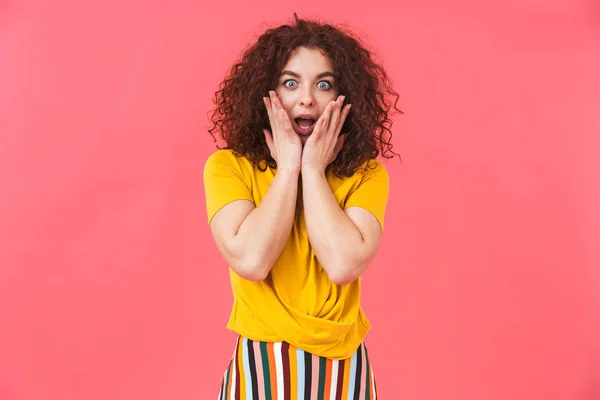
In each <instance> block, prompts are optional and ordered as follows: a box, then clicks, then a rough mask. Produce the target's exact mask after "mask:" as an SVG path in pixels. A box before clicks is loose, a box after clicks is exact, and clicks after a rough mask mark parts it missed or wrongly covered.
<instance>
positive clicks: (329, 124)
mask: <svg viewBox="0 0 600 400" xmlns="http://www.w3.org/2000/svg"><path fill="white" fill-rule="evenodd" d="M344 98H345V97H344V96H339V97H338V99H337V100H336V101H332V102H330V103H329V104H328V105H327V107H326V108H325V111H324V112H323V114H322V115H321V116H320V117H319V120H318V121H317V124H316V125H315V129H314V130H313V133H312V135H310V137H309V138H308V139H307V140H306V144H305V145H304V150H303V152H302V169H303V170H309V169H310V170H316V171H320V172H324V171H325V169H326V168H327V166H328V165H329V164H331V163H332V162H333V160H335V158H336V157H337V155H338V153H339V152H340V150H341V149H342V147H343V146H344V139H345V138H346V135H343V134H342V135H340V131H341V130H342V126H344V121H346V117H347V116H348V113H349V112H350V107H351V104H348V105H346V106H345V107H343V108H342V106H343V104H344Z"/></svg>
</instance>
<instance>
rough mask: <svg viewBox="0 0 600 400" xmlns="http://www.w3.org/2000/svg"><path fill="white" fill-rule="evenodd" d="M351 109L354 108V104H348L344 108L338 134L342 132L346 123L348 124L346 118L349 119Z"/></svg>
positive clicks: (337, 130)
mask: <svg viewBox="0 0 600 400" xmlns="http://www.w3.org/2000/svg"><path fill="white" fill-rule="evenodd" d="M351 107H352V104H347V105H346V106H345V107H344V109H343V110H342V112H341V115H340V120H339V121H338V126H337V129H336V133H339V132H340V131H341V130H342V127H343V126H344V122H346V118H347V117H348V114H350V108H351Z"/></svg>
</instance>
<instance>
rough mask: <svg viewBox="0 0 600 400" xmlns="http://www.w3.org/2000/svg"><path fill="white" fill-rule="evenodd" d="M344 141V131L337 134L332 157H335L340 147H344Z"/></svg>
mask: <svg viewBox="0 0 600 400" xmlns="http://www.w3.org/2000/svg"><path fill="white" fill-rule="evenodd" d="M345 142H346V134H345V133H344V134H341V135H340V136H338V138H337V142H336V143H335V148H334V150H333V158H334V159H335V158H336V157H337V155H338V154H339V152H340V151H341V150H342V147H344V143H345Z"/></svg>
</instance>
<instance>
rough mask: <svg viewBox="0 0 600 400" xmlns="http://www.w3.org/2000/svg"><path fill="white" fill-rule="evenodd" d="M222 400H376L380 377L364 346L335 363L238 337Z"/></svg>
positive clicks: (284, 344) (287, 346) (281, 345)
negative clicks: (377, 378) (374, 371)
mask: <svg viewBox="0 0 600 400" xmlns="http://www.w3.org/2000/svg"><path fill="white" fill-rule="evenodd" d="M218 399H219V400H365V399H366V400H376V399H377V388H376V386H375V377H374V376H373V370H372V369H371V364H370V363H369V355H368V353H367V348H366V346H365V345H364V343H363V344H361V345H360V347H359V348H358V350H356V352H355V353H354V354H353V355H352V357H350V358H347V359H345V360H331V359H328V358H325V357H319V356H317V355H314V354H311V353H308V352H305V351H303V350H301V349H298V348H296V347H294V346H291V345H290V344H289V343H287V342H255V341H252V340H250V339H247V338H245V337H241V336H240V337H238V339H237V341H236V346H235V351H234V352H233V356H232V358H231V362H230V363H229V366H228V367H227V369H226V371H225V374H224V376H223V381H222V383H221V391H220V392H219V397H218Z"/></svg>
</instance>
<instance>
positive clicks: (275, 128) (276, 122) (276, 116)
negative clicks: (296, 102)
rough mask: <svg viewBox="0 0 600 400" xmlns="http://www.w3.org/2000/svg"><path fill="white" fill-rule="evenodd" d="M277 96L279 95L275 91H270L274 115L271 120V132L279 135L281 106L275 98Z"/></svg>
mask: <svg viewBox="0 0 600 400" xmlns="http://www.w3.org/2000/svg"><path fill="white" fill-rule="evenodd" d="M275 96H277V95H276V94H275V92H274V91H272V90H270V91H269V98H270V103H271V114H272V116H273V120H272V121H271V123H272V126H271V128H272V129H271V133H272V135H274V136H278V135H279V127H280V124H279V112H278V110H279V107H278V105H277V99H276V98H275Z"/></svg>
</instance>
